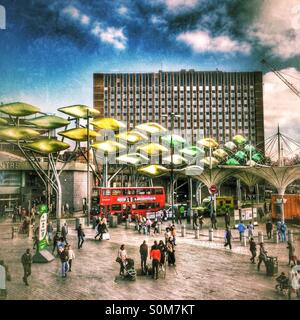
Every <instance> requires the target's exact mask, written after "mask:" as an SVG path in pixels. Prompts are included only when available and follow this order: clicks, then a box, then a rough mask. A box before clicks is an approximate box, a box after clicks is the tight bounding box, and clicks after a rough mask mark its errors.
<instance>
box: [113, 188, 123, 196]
mask: <svg viewBox="0 0 300 320" xmlns="http://www.w3.org/2000/svg"><path fill="white" fill-rule="evenodd" d="M111 195H112V196H120V195H123V190H121V189H113V190H112V191H111Z"/></svg>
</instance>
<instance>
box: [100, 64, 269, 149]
mask: <svg viewBox="0 0 300 320" xmlns="http://www.w3.org/2000/svg"><path fill="white" fill-rule="evenodd" d="M94 108H96V109H98V110H99V111H100V112H101V116H103V117H113V118H116V119H118V120H121V121H124V122H126V123H127V127H128V129H130V128H133V127H135V126H136V125H138V124H140V123H144V122H157V123H160V124H162V125H163V126H165V127H167V128H169V129H170V128H171V117H165V116H164V115H168V114H170V113H171V112H174V113H176V114H178V115H180V116H181V117H180V118H179V119H176V120H175V130H178V132H179V133H181V134H183V135H184V136H185V137H187V139H188V140H189V142H191V143H195V142H196V141H197V140H199V139H201V138H203V137H208V136H211V137H213V138H215V139H216V140H218V141H219V142H220V143H224V142H227V141H229V140H231V139H232V137H233V136H235V135H236V134H241V135H244V136H245V137H247V138H248V139H249V140H251V143H252V144H255V145H259V147H260V149H261V150H264V120H263V80H262V73H261V72H222V71H212V72H200V71H194V70H188V71H186V70H181V71H179V72H164V71H159V72H158V73H95V74H94Z"/></svg>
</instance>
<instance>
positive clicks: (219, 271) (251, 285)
mask: <svg viewBox="0 0 300 320" xmlns="http://www.w3.org/2000/svg"><path fill="white" fill-rule="evenodd" d="M69 225H70V236H69V242H70V243H71V245H72V246H73V249H74V251H75V254H76V259H75V261H74V264H73V268H72V272H71V273H69V274H68V277H67V278H61V277H60V275H59V270H60V260H59V259H58V258H56V259H55V261H53V262H51V263H47V264H33V266H32V276H31V277H30V279H29V283H30V286H29V287H26V286H24V284H23V282H22V265H21V263H20V258H21V255H22V254H23V253H24V250H25V249H26V248H27V247H30V248H32V240H29V239H28V237H25V236H22V235H19V237H18V238H17V239H13V240H12V239H10V236H11V234H10V229H11V224H10V223H2V224H0V245H1V249H0V259H4V260H5V263H6V264H7V265H8V266H9V270H10V272H11V275H12V281H10V282H7V290H8V297H7V299H11V300H21V299H22V300H36V299H43V300H44V299H50V300H65V299H66V300H71V299H72V300H82V299H84V300H85V299H93V300H94V299H95V300H96V299H101V300H105V299H115V300H120V299H132V300H139V299H150V300H155V299H167V300H176V299H209V300H214V299H223V300H236V299H251V300H252V299H253V300H269V299H286V298H285V297H281V296H279V295H278V294H276V292H275V290H274V286H275V277H267V276H266V275H265V268H264V266H262V268H261V271H260V272H257V270H256V265H252V264H250V261H249V258H250V255H249V249H248V246H247V247H242V246H241V244H240V242H239V241H238V240H237V238H238V232H237V231H234V232H233V236H234V238H235V240H234V241H233V250H232V251H230V250H229V249H224V247H223V239H222V237H223V230H218V231H217V232H215V235H216V236H217V238H216V239H215V240H214V241H213V242H210V241H208V236H207V234H208V230H207V229H204V230H203V231H201V236H200V239H195V237H194V233H193V231H192V230H191V229H190V228H191V227H190V226H188V227H187V229H188V230H187V235H186V237H181V235H180V227H178V236H177V247H176V259H177V262H176V268H175V267H168V269H167V273H166V278H165V279H159V280H152V279H151V278H150V277H146V276H143V277H142V276H138V278H137V280H136V281H135V282H129V281H124V280H121V279H119V277H118V273H119V264H118V263H116V262H115V259H116V256H117V252H118V249H119V247H120V245H121V244H122V243H124V244H125V245H126V249H127V253H128V255H129V256H130V257H132V258H133V259H134V260H135V263H136V267H137V268H139V267H140V259H139V246H140V244H141V242H142V241H143V240H144V239H146V240H147V242H148V245H152V243H153V241H154V239H156V240H159V239H163V234H161V235H160V236H158V235H157V236H155V237H153V236H144V235H140V234H138V232H136V231H135V230H134V228H133V226H131V228H130V229H129V230H126V229H125V226H124V225H119V226H118V228H115V229H110V235H111V239H110V240H107V241H101V242H100V241H95V240H94V239H93V237H94V235H95V233H94V230H92V229H88V228H85V233H86V241H85V243H84V245H83V249H81V250H77V246H76V244H77V242H76V241H77V238H76V231H75V228H74V222H71V221H70V222H69ZM164 226H167V224H166V223H164ZM262 227H264V225H262V226H261V227H259V228H256V230H255V232H256V233H255V234H257V232H258V230H259V229H261V228H262ZM295 239H296V255H298V256H300V254H299V253H300V252H299V248H300V246H299V241H298V240H297V239H298V236H295ZM266 248H267V250H268V253H269V255H272V256H278V258H279V270H280V271H286V272H287V271H288V267H287V250H286V243H279V244H273V243H271V242H268V241H266ZM148 262H149V261H148ZM293 299H295V297H293Z"/></svg>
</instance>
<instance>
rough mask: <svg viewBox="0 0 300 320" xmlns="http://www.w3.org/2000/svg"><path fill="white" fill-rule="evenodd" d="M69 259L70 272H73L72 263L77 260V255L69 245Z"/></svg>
mask: <svg viewBox="0 0 300 320" xmlns="http://www.w3.org/2000/svg"><path fill="white" fill-rule="evenodd" d="M68 258H69V261H68V263H69V272H72V263H73V260H74V259H75V253H74V250H73V249H72V248H71V245H68Z"/></svg>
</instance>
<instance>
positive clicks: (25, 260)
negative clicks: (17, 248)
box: [21, 249, 32, 286]
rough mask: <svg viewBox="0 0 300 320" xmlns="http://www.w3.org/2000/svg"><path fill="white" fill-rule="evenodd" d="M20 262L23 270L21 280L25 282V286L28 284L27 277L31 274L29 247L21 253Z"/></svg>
mask: <svg viewBox="0 0 300 320" xmlns="http://www.w3.org/2000/svg"><path fill="white" fill-rule="evenodd" d="M21 263H22V265H23V270H24V276H23V282H24V283H25V285H26V286H29V284H28V277H29V276H30V275H31V264H32V255H31V253H30V249H26V252H25V253H24V254H23V255H22V257H21Z"/></svg>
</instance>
